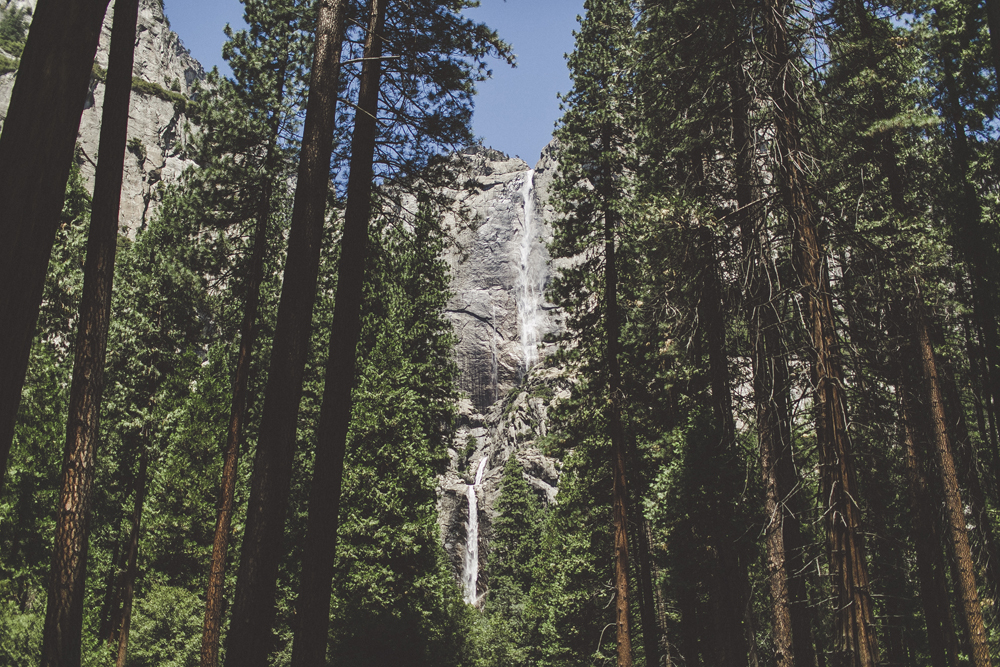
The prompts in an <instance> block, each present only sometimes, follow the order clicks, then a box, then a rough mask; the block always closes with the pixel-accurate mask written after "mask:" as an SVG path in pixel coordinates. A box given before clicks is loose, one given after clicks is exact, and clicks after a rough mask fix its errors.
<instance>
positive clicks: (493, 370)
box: [490, 297, 499, 405]
mask: <svg viewBox="0 0 1000 667" xmlns="http://www.w3.org/2000/svg"><path fill="white" fill-rule="evenodd" d="M490 307H491V308H492V315H490V327H491V328H492V331H491V332H490V391H491V392H492V393H491V394H490V404H491V405H492V403H493V401H495V400H497V375H498V370H499V368H498V365H497V305H496V304H495V303H493V297H490Z"/></svg>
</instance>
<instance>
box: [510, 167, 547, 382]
mask: <svg viewBox="0 0 1000 667" xmlns="http://www.w3.org/2000/svg"><path fill="white" fill-rule="evenodd" d="M534 179H535V172H534V170H532V169H529V170H528V171H527V173H525V175H524V185H523V186H522V187H521V197H522V199H523V200H524V225H523V227H522V230H521V245H520V251H521V252H520V263H519V265H518V267H519V268H518V275H517V286H516V298H517V315H518V319H519V320H520V323H521V352H522V354H523V356H524V372H525V373H527V372H528V371H529V370H531V367H532V366H534V365H535V363H536V362H537V361H538V329H539V326H540V325H541V320H542V318H541V309H540V304H541V300H542V293H543V291H544V289H545V260H544V258H543V256H542V254H541V253H539V252H534V253H532V251H533V250H536V248H537V246H538V245H539V243H538V239H537V238H536V237H537V236H538V230H537V229H536V228H535V193H534Z"/></svg>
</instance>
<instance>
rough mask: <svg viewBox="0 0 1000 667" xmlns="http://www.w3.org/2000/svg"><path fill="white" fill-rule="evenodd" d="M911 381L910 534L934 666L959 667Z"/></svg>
mask: <svg viewBox="0 0 1000 667" xmlns="http://www.w3.org/2000/svg"><path fill="white" fill-rule="evenodd" d="M911 384H912V382H911V381H910V380H909V379H908V371H907V370H906V369H904V370H903V379H902V381H901V382H900V391H899V394H900V401H901V407H902V412H903V414H902V417H903V447H904V452H905V463H906V481H907V488H906V490H907V496H908V499H909V504H910V521H911V532H910V535H911V536H912V539H913V544H914V551H915V552H916V557H917V575H918V581H919V583H920V603H921V606H922V607H923V610H924V622H925V627H926V629H927V645H928V649H929V651H930V658H931V666H932V667H958V655H957V650H955V649H956V646H955V629H954V626H953V625H952V622H951V612H950V608H951V605H950V604H949V603H948V596H947V582H946V581H945V574H944V563H943V561H942V558H941V554H940V549H941V546H940V541H939V539H940V537H939V534H938V530H937V522H936V521H935V518H934V517H933V516H932V514H931V508H930V507H929V506H928V502H927V499H928V498H929V497H930V495H931V491H930V489H929V488H928V484H927V480H926V478H925V477H924V474H923V471H922V466H921V456H920V452H919V450H918V448H917V440H918V438H919V436H918V434H919V433H922V432H923V431H924V429H923V428H920V427H921V426H922V424H923V420H922V419H921V417H920V415H919V413H918V411H917V408H916V406H915V404H914V403H915V402H914V399H913V388H912V387H911ZM949 635H950V640H949Z"/></svg>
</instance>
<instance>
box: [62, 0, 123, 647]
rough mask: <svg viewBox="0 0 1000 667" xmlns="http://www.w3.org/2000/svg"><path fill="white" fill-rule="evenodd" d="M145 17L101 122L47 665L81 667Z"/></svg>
mask: <svg viewBox="0 0 1000 667" xmlns="http://www.w3.org/2000/svg"><path fill="white" fill-rule="evenodd" d="M138 14H139V0H119V1H118V2H116V3H115V17H114V24H113V26H112V31H111V35H112V36H111V51H110V54H109V58H108V77H107V86H106V88H105V95H104V111H103V114H102V116H101V140H100V149H99V150H100V157H99V159H98V166H97V173H96V175H95V180H94V199H93V202H92V205H91V216H90V232H89V235H88V237H87V260H86V264H85V266H84V277H83V298H82V301H81V304H80V324H79V328H78V330H77V336H76V344H75V345H76V346H75V350H74V360H73V382H72V385H71V388H70V403H69V417H68V421H67V425H66V449H65V458H64V462H63V473H62V488H61V492H60V498H59V514H58V517H57V519H56V536H55V543H54V550H53V557H52V573H51V576H50V580H49V597H48V605H47V607H46V610H45V629H44V632H43V636H42V665H64V664H76V663H79V660H80V640H81V638H80V634H81V632H82V629H83V594H84V583H85V579H86V569H87V533H88V530H89V526H88V524H89V521H90V503H91V487H92V485H93V481H94V465H95V459H96V448H97V427H98V420H99V417H100V409H101V394H102V392H103V390H104V361H105V352H106V351H107V344H108V327H109V323H110V320H111V283H112V280H113V278H114V266H115V251H116V250H117V247H118V211H119V202H120V199H121V186H122V170H123V168H124V165H125V140H126V131H127V129H128V109H129V97H130V95H131V89H132V59H133V55H134V53H135V29H136V22H137V20H138ZM63 185H64V186H65V181H64V183H63ZM60 201H61V198H60ZM43 277H44V276H43Z"/></svg>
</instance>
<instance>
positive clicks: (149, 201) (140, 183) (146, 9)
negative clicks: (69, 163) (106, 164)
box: [0, 0, 205, 237]
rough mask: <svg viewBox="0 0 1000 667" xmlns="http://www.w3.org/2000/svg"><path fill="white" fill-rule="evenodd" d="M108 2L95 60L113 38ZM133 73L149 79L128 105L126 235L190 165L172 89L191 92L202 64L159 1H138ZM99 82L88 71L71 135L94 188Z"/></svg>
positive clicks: (28, 0)
mask: <svg viewBox="0 0 1000 667" xmlns="http://www.w3.org/2000/svg"><path fill="white" fill-rule="evenodd" d="M34 5H35V0H8V2H7V3H6V4H5V3H4V0H0V8H3V9H7V8H8V7H10V8H23V9H28V10H31V9H33V8H34ZM113 12H114V8H113V3H112V8H111V9H109V10H108V15H107V16H106V17H105V19H104V28H103V32H102V34H101V42H100V46H99V47H98V50H97V57H96V64H97V65H98V66H99V67H101V68H107V64H108V47H109V44H110V38H111V20H112V17H113ZM137 40H138V41H137V42H136V49H135V61H134V65H133V68H132V73H133V76H135V77H137V78H139V79H142V80H143V81H146V82H148V83H150V84H154V85H153V86H149V87H148V90H152V91H157V92H155V93H152V92H140V91H137V90H135V89H133V90H132V101H131V105H130V109H129V126H128V142H129V143H128V146H129V148H128V155H127V156H126V159H125V172H124V180H123V183H122V199H121V214H120V228H121V230H122V232H123V233H126V234H127V235H129V236H130V237H134V236H135V232H136V231H137V230H139V229H141V228H143V227H144V226H145V225H146V223H147V222H148V221H149V220H150V218H151V217H152V216H153V215H154V214H155V213H156V210H157V209H158V208H159V189H160V188H161V187H163V186H164V185H166V184H169V183H171V182H174V181H176V180H177V179H178V178H179V176H180V174H181V172H182V171H183V170H184V169H185V168H186V167H187V166H189V165H191V164H193V162H191V161H190V160H189V159H188V158H187V156H186V153H185V148H186V146H187V144H188V142H189V140H190V138H191V134H192V130H191V127H190V119H189V118H188V116H187V114H186V113H185V107H184V104H183V103H182V102H180V101H179V100H175V99H171V96H170V93H171V92H172V93H175V94H178V93H179V94H180V95H183V96H185V97H191V96H192V94H193V93H194V86H195V83H196V82H198V81H200V80H202V79H204V77H205V71H204V69H203V68H202V66H201V65H200V64H199V63H198V61H197V60H195V59H194V58H193V57H191V54H190V52H188V50H187V49H186V48H184V45H183V44H182V43H181V41H180V38H178V37H177V35H176V34H174V33H173V32H172V31H171V30H170V26H169V24H168V23H167V19H166V18H165V17H164V15H163V7H162V4H161V2H160V0H140V3H139V24H138V29H137ZM13 86H14V74H13V73H8V74H4V75H2V76H0V122H2V120H3V118H4V117H6V109H7V105H8V104H9V102H10V92H11V89H12V88H13ZM103 103H104V83H103V82H101V81H100V80H98V79H97V78H91V81H90V92H89V94H88V97H87V102H86V107H85V109H84V112H83V117H82V118H81V120H80V132H79V137H78V139H77V146H78V152H77V163H78V164H79V166H80V170H81V172H82V173H83V177H84V181H85V182H86V185H87V188H88V189H90V190H93V187H94V172H95V169H96V166H97V159H98V154H97V153H98V146H99V144H100V134H101V113H102V110H103Z"/></svg>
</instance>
